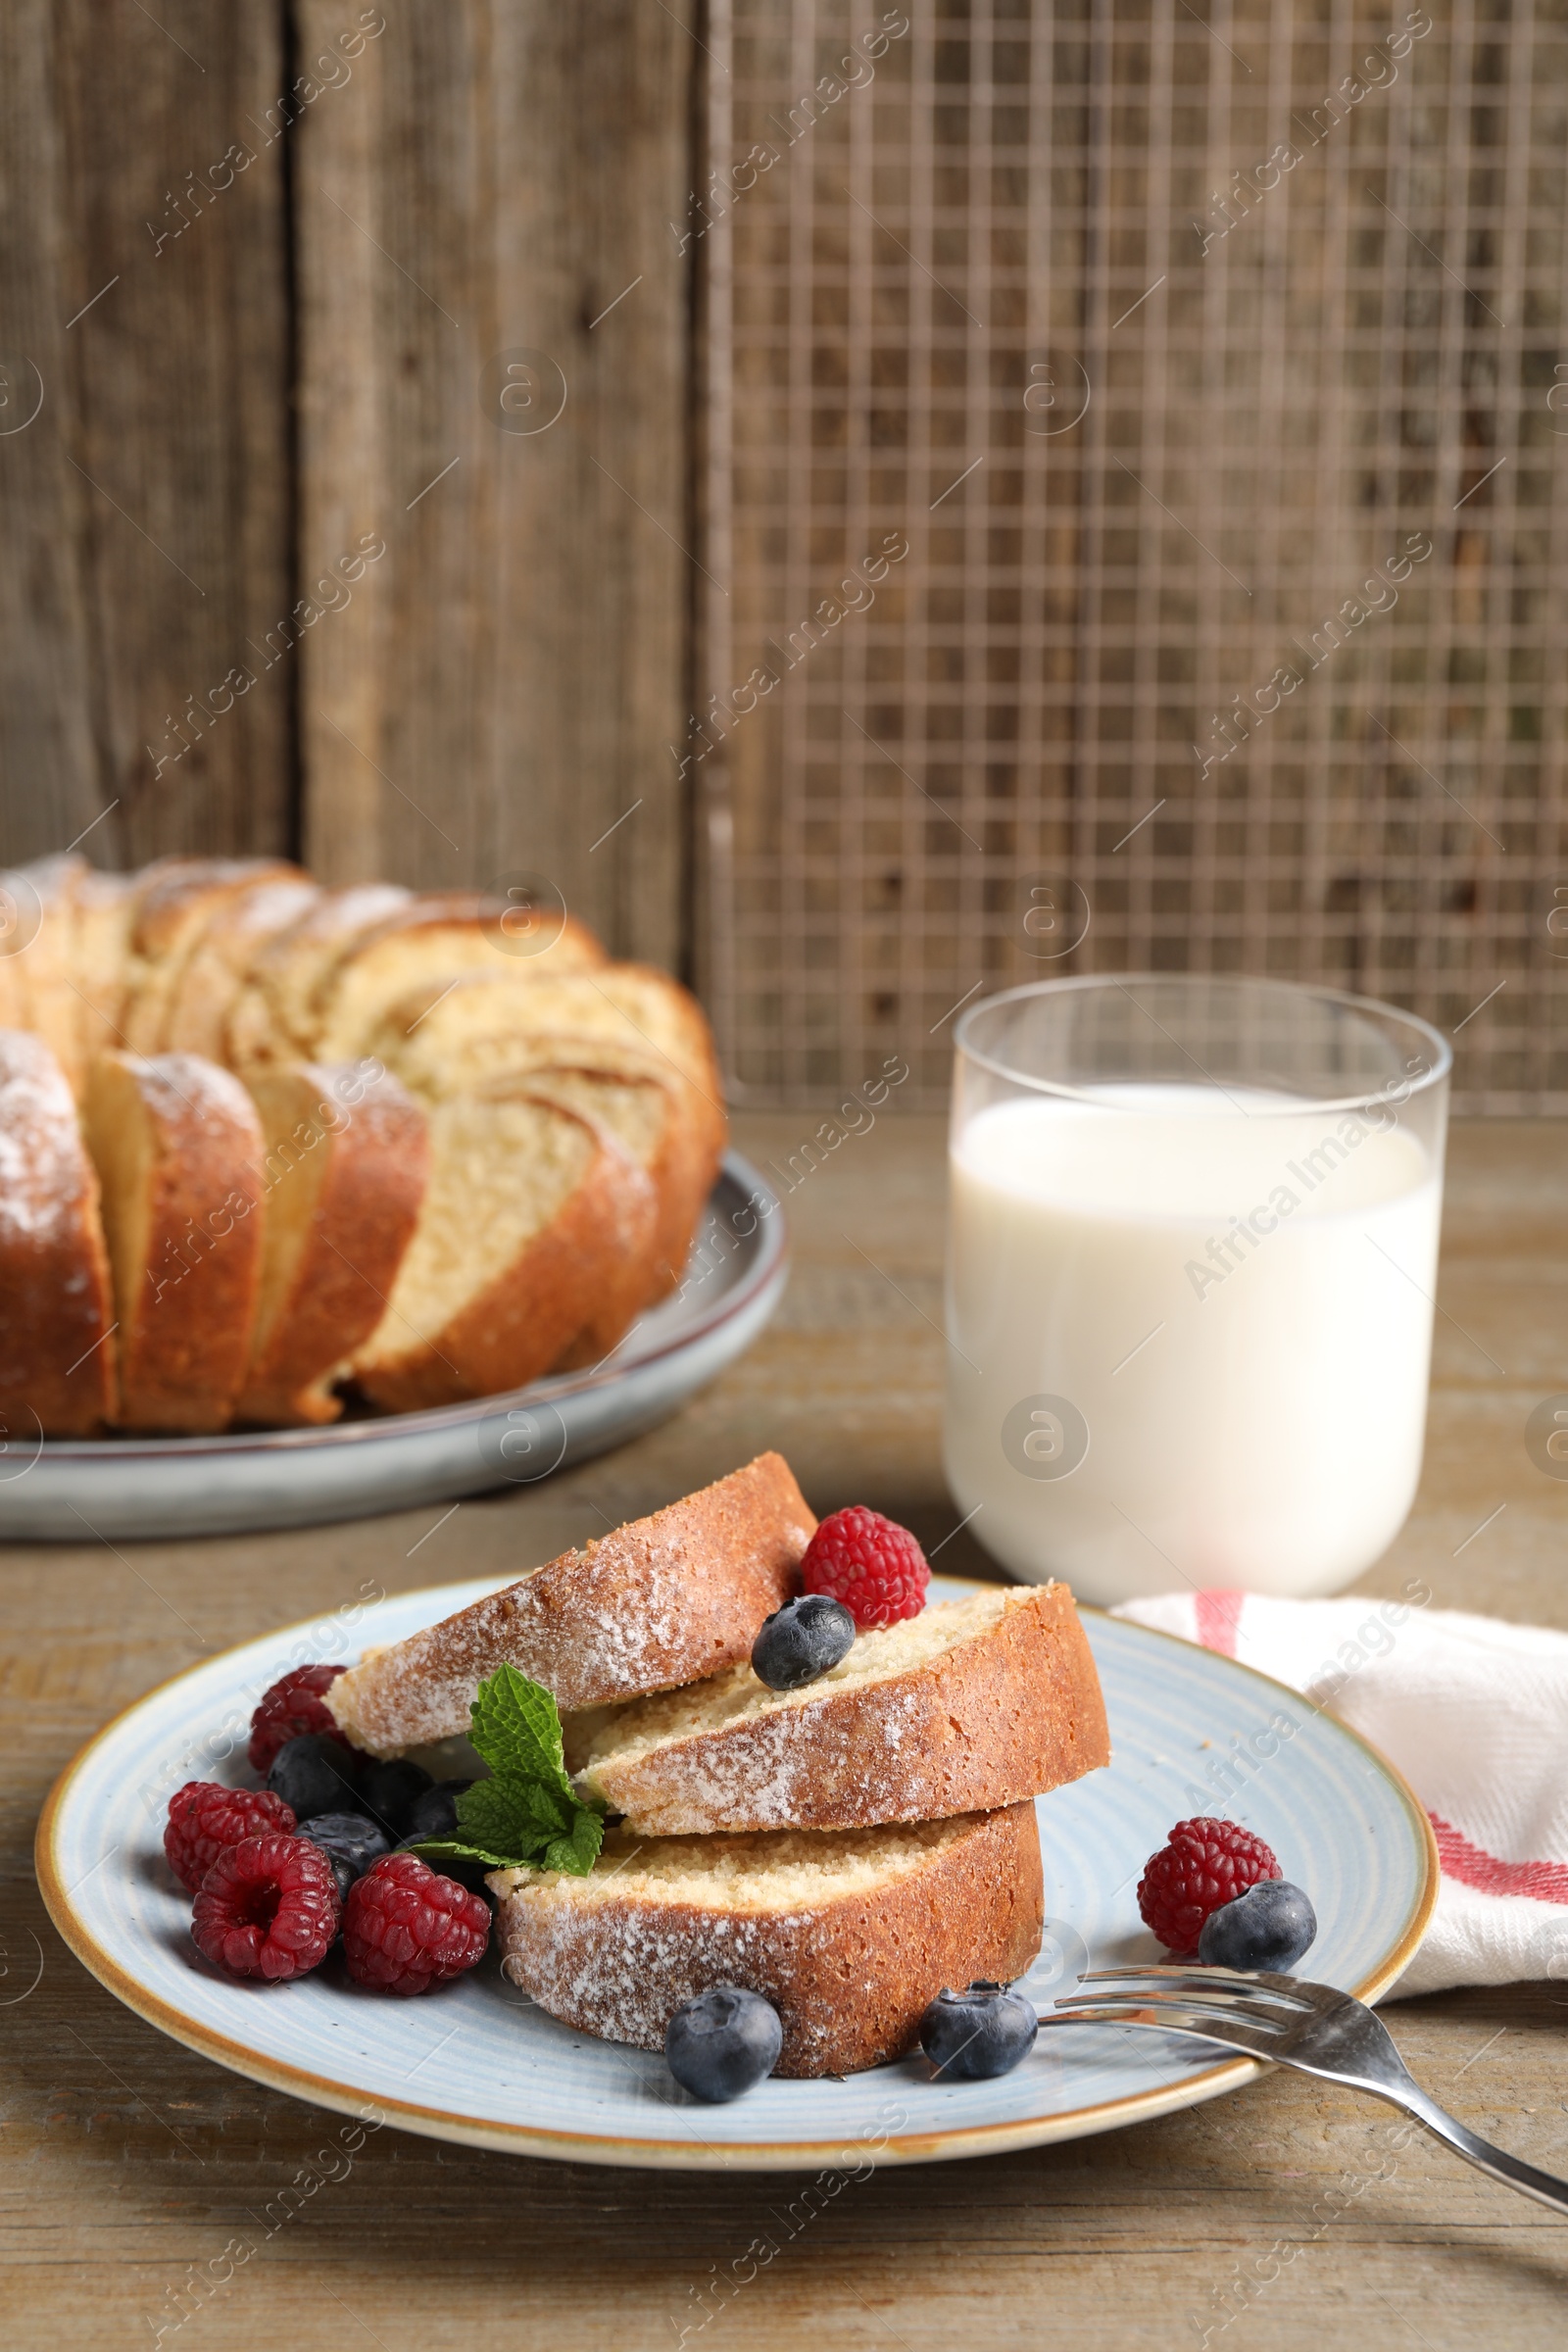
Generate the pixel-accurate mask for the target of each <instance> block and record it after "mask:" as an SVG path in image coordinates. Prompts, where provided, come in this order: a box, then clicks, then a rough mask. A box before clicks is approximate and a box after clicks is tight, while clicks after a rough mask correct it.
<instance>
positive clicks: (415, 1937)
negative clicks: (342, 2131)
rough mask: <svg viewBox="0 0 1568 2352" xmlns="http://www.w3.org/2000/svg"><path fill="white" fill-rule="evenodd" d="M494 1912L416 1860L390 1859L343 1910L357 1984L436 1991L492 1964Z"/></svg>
mask: <svg viewBox="0 0 1568 2352" xmlns="http://www.w3.org/2000/svg"><path fill="white" fill-rule="evenodd" d="M489 1940H490V1906H489V1904H488V1903H487V1902H486V1901H485V1899H484V1897H483V1895H480V1894H470V1893H469V1892H468V1890H467V1888H466V1887H460V1886H459V1885H458V1882H457V1880H456V1879H444V1878H442V1877H441V1876H440V1875H439V1873H437V1872H436V1871H433V1870H432V1869H431V1868H430V1865H429V1864H428V1862H421V1861H420V1860H419V1859H418V1857H417V1855H415V1854H383V1855H382V1856H381V1859H380V1860H379V1862H372V1863H371V1864H370V1867H369V1869H368V1871H367V1872H366V1874H365V1876H364V1878H362V1879H356V1880H355V1882H354V1884H353V1886H352V1887H350V1888H349V1899H348V1901H347V1902H346V1903H345V1904H344V1906H343V1957H344V1959H345V1960H346V1961H347V1962H348V1970H349V1975H350V1976H351V1977H352V1978H353V1979H354V1982H355V1984H356V1985H371V1986H372V1987H373V1988H374V1989H375V1990H376V1991H377V1992H428V1991H429V1989H430V1987H431V1985H445V1984H447V1983H448V1982H449V1981H450V1980H451V1979H452V1978H453V1977H461V1976H462V1975H463V1974H464V1972H465V1970H466V1969H470V1968H472V1967H473V1966H474V1964H475V1962H476V1961H478V1960H481V1959H482V1958H483V1957H484V1948H485V1945H486V1944H487V1943H488V1942H489Z"/></svg>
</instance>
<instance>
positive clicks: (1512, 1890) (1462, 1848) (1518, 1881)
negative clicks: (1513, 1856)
mask: <svg viewBox="0 0 1568 2352" xmlns="http://www.w3.org/2000/svg"><path fill="white" fill-rule="evenodd" d="M1429 1818H1430V1820H1431V1823H1432V1827H1433V1830H1434V1831H1435V1833H1436V1835H1437V1840H1438V1859H1439V1861H1440V1862H1441V1863H1442V1864H1443V1872H1444V1876H1445V1878H1449V1879H1457V1880H1458V1882H1459V1884H1460V1886H1461V1887H1475V1888H1476V1890H1477V1891H1478V1893H1481V1894H1533V1895H1534V1896H1535V1897H1536V1900H1537V1901H1538V1902H1542V1903H1568V1863H1564V1862H1499V1861H1498V1860H1497V1857H1496V1855H1495V1854H1489V1853H1488V1852H1487V1850H1486V1848H1485V1847H1484V1846H1480V1845H1472V1844H1471V1842H1470V1839H1469V1838H1467V1837H1466V1836H1465V1835H1464V1832H1463V1831H1462V1830H1456V1829H1455V1828H1454V1827H1453V1825H1452V1823H1451V1822H1446V1821H1444V1820H1443V1819H1442V1818H1441V1816H1440V1815H1438V1814H1436V1813H1434V1814H1432V1815H1431V1816H1430V1817H1429Z"/></svg>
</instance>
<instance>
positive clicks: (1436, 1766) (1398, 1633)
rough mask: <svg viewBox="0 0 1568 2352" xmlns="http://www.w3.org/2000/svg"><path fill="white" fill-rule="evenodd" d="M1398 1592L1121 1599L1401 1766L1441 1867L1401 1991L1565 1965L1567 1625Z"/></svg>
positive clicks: (1499, 1979) (1414, 1586)
mask: <svg viewBox="0 0 1568 2352" xmlns="http://www.w3.org/2000/svg"><path fill="white" fill-rule="evenodd" d="M1404 1593H1405V1597H1404V1598H1403V1599H1401V1600H1273V1599H1269V1598H1268V1597H1266V1596H1265V1595H1263V1594H1261V1593H1218V1592H1216V1593H1162V1594H1160V1595H1159V1596H1158V1597H1157V1598H1155V1599H1151V1600H1130V1601H1127V1602H1125V1603H1124V1604H1123V1605H1122V1606H1121V1607H1120V1608H1118V1609H1116V1610H1114V1611H1113V1612H1112V1614H1113V1615H1115V1616H1118V1617H1131V1618H1133V1619H1135V1620H1136V1621H1137V1622H1138V1623H1139V1624H1140V1625H1152V1626H1157V1627H1158V1629H1159V1630H1160V1632H1161V1633H1167V1634H1179V1635H1180V1636H1181V1637H1182V1638H1183V1639H1184V1640H1185V1641H1188V1642H1201V1643H1202V1645H1203V1647H1204V1648H1205V1649H1215V1650H1219V1651H1220V1652H1222V1653H1223V1655H1224V1656H1226V1657H1228V1658H1238V1659H1240V1660H1241V1662H1242V1664H1243V1665H1244V1666H1255V1667H1257V1668H1259V1669H1260V1671H1261V1672H1262V1673H1264V1674H1271V1675H1273V1676H1275V1677H1276V1679H1277V1680H1278V1681H1280V1682H1282V1683H1289V1684H1290V1686H1291V1688H1292V1690H1294V1691H1300V1692H1301V1693H1302V1695H1303V1697H1305V1698H1306V1699H1307V1701H1308V1702H1309V1704H1311V1705H1312V1706H1314V1707H1322V1708H1324V1709H1325V1710H1326V1711H1327V1712H1329V1713H1331V1714H1333V1715H1336V1716H1338V1717H1339V1719H1340V1721H1341V1722H1342V1723H1347V1724H1348V1725H1350V1727H1351V1728H1352V1730H1354V1731H1357V1732H1360V1733H1361V1734H1362V1736H1363V1737H1364V1738H1365V1739H1367V1740H1371V1742H1372V1744H1373V1745H1374V1747H1377V1748H1380V1749H1381V1750H1382V1752H1383V1754H1384V1755H1386V1756H1387V1757H1388V1758H1389V1760H1390V1762H1391V1763H1393V1764H1395V1765H1397V1767H1398V1769H1399V1771H1400V1772H1402V1773H1403V1775H1404V1777H1405V1779H1406V1780H1407V1781H1408V1782H1409V1784H1410V1786H1411V1788H1412V1789H1414V1790H1415V1792H1416V1794H1417V1795H1418V1796H1419V1798H1420V1799H1421V1802H1422V1804H1423V1805H1425V1807H1426V1808H1427V1812H1428V1814H1429V1815H1430V1817H1431V1821H1432V1827H1433V1830H1434V1832H1435V1833H1436V1836H1437V1841H1438V1853H1439V1856H1440V1857H1441V1860H1442V1863H1443V1883H1442V1887H1441V1888H1440V1891H1439V1894H1438V1903H1437V1909H1436V1911H1435V1912H1434V1913H1433V1916H1432V1924H1431V1926H1430V1927H1429V1928H1428V1930H1427V1933H1426V1936H1425V1938H1424V1940H1423V1942H1422V1945H1421V1949H1420V1950H1419V1952H1418V1953H1417V1954H1416V1957H1415V1959H1414V1960H1413V1961H1412V1962H1411V1964H1410V1967H1409V1968H1408V1970H1407V1971H1406V1972H1405V1974H1404V1975H1403V1976H1402V1977H1401V1978H1400V1979H1399V1983H1398V1985H1397V1988H1396V1990H1395V1992H1394V1995H1393V1997H1394V1998H1396V1999H1397V1998H1398V1997H1399V1995H1401V1994H1404V1993H1417V1992H1437V1991H1439V1990H1441V1989H1442V1988H1443V1987H1444V1986H1445V1985H1508V1984H1513V1983H1516V1982H1519V1981H1521V1980H1526V1979H1529V1980H1535V1979H1539V1978H1543V1977H1559V1978H1560V1977H1568V1634H1558V1633H1550V1632H1548V1631H1546V1629H1545V1628H1544V1627H1542V1626H1536V1625H1504V1624H1502V1623H1501V1622H1500V1621H1499V1620H1498V1619H1496V1618H1494V1617H1471V1616H1467V1615H1464V1614H1463V1613H1461V1612H1460V1611H1459V1610H1456V1609H1435V1608H1433V1607H1432V1606H1431V1605H1430V1594H1429V1593H1428V1590H1427V1587H1426V1586H1425V1585H1424V1584H1422V1583H1421V1582H1420V1580H1419V1579H1412V1580H1411V1581H1410V1583H1408V1584H1407V1585H1406V1586H1405V1588H1404ZM1213 1810H1214V1812H1215V1813H1216V1814H1223V1813H1226V1812H1227V1811H1229V1810H1230V1807H1229V1806H1227V1804H1225V1803H1224V1802H1221V1801H1218V1799H1217V1800H1216V1802H1215V1804H1214V1807H1213ZM1307 1891H1308V1892H1310V1891H1311V1889H1310V1888H1308V1890H1307Z"/></svg>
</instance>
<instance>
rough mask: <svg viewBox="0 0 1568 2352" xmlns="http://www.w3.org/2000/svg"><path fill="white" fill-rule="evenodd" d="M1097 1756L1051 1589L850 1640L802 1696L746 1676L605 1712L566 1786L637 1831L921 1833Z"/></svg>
mask: <svg viewBox="0 0 1568 2352" xmlns="http://www.w3.org/2000/svg"><path fill="white" fill-rule="evenodd" d="M1109 1761H1110V1737H1109V1734H1108V1732H1107V1730H1106V1727H1105V1706H1104V1701H1103V1698H1102V1696H1101V1691H1100V1680H1099V1677H1098V1675H1097V1674H1096V1672H1095V1662H1094V1659H1093V1657H1092V1656H1091V1654H1090V1649H1089V1643H1088V1642H1087V1640H1086V1639H1085V1636H1084V1630H1083V1627H1082V1626H1081V1625H1080V1624H1079V1622H1078V1613H1077V1610H1076V1609H1075V1608H1074V1606H1073V1599H1072V1594H1071V1593H1069V1592H1068V1590H1067V1588H1066V1586H1065V1585H1030V1586H1024V1587H1022V1588H1018V1587H995V1588H992V1589H990V1590H984V1591H981V1592H978V1593H972V1594H970V1596H969V1597H968V1598H967V1599H965V1600H953V1601H947V1602H945V1603H939V1604H937V1605H935V1606H933V1607H931V1608H928V1609H925V1610H924V1611H922V1613H921V1614H920V1615H919V1616H918V1617H911V1618H909V1619H908V1620H907V1622H905V1623H904V1624H901V1625H893V1626H889V1627H888V1628H887V1629H886V1631H885V1632H880V1633H868V1634H862V1635H861V1636H860V1638H859V1640H858V1642H856V1643H855V1644H854V1646H853V1648H852V1649H851V1650H850V1651H849V1652H848V1654H847V1655H846V1656H845V1657H844V1658H842V1659H841V1660H840V1661H839V1663H838V1665H837V1666H835V1667H833V1668H832V1669H831V1671H830V1672H829V1673H827V1674H824V1675H822V1676H821V1677H820V1678H819V1679H818V1680H817V1681H816V1682H814V1683H809V1684H808V1685H807V1686H806V1687H805V1689H804V1690H800V1691H770V1690H769V1689H768V1688H767V1686H766V1684H765V1683H761V1682H759V1681H758V1678H757V1676H756V1675H755V1674H754V1673H753V1672H752V1669H751V1667H750V1666H749V1665H744V1666H732V1667H731V1668H730V1669H729V1671H728V1672H727V1673H725V1674H720V1675H715V1676H713V1677H712V1678H711V1680H710V1681H708V1682H706V1683H698V1684H695V1685H693V1686H692V1688H690V1689H689V1690H685V1691H665V1692H663V1693H662V1694H661V1695H660V1696H659V1697H657V1698H644V1699H638V1700H636V1701H634V1702H633V1703H632V1704H631V1705H630V1706H626V1707H617V1708H615V1709H614V1710H613V1712H612V1713H611V1715H610V1717H609V1719H608V1721H606V1722H604V1723H603V1724H601V1726H600V1727H599V1729H598V1731H597V1733H596V1734H595V1735H594V1736H593V1738H592V1739H591V1740H590V1741H589V1743H588V1746H587V1753H586V1757H585V1759H584V1762H583V1765H582V1768H581V1770H580V1771H579V1773H578V1776H577V1778H578V1786H579V1787H580V1788H581V1789H583V1790H584V1792H585V1793H586V1794H587V1795H589V1796H592V1797H597V1798H598V1799H599V1800H600V1801H601V1802H602V1803H603V1804H604V1805H606V1806H607V1807H608V1808H609V1810H610V1811H611V1812H612V1813H622V1814H624V1815H625V1817H626V1826H627V1828H628V1829H630V1830H632V1831H635V1832H636V1833H638V1834H639V1835H640V1836H649V1837H690V1836H693V1835H701V1834H702V1833H704V1832H709V1831H719V1830H772V1829H785V1828H794V1829H803V1830H841V1829H858V1828H862V1827H869V1826H871V1825H874V1824H877V1823H881V1822H893V1821H935V1820H938V1819H940V1818H941V1817H942V1816H944V1815H946V1814H950V1813H971V1812H978V1811H981V1810H989V1809H991V1808H992V1807H994V1806H997V1805H1009V1804H1013V1803H1015V1802H1016V1801H1017V1800H1018V1799H1019V1798H1020V1797H1024V1796H1036V1795H1040V1794H1043V1793H1044V1792H1045V1791H1046V1790H1047V1789H1059V1788H1060V1787H1062V1786H1063V1785H1064V1783H1066V1782H1068V1781H1075V1780H1077V1779H1079V1778H1080V1777H1081V1775H1082V1774H1084V1773H1086V1772H1093V1771H1094V1770H1095V1769H1096V1767H1097V1766H1099V1765H1102V1764H1107V1763H1109Z"/></svg>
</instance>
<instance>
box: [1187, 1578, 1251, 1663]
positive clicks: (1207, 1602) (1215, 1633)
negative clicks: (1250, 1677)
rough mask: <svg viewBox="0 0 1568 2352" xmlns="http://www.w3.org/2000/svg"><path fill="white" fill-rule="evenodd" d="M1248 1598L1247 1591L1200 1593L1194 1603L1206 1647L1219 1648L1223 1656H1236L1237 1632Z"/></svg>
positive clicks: (1203, 1643) (1199, 1634)
mask: <svg viewBox="0 0 1568 2352" xmlns="http://www.w3.org/2000/svg"><path fill="white" fill-rule="evenodd" d="M1246 1598H1247V1594H1246V1593H1199V1594H1198V1596H1197V1600H1196V1602H1195V1604H1194V1605H1195V1607H1196V1609H1197V1611H1198V1639H1199V1641H1200V1642H1201V1643H1202V1645H1203V1647H1204V1648H1205V1649H1217V1650H1218V1651H1219V1652H1220V1655H1221V1656H1222V1657H1227V1658H1234V1657H1235V1655H1236V1633H1237V1628H1238V1627H1239V1626H1240V1624H1241V1622H1242V1603H1243V1601H1244V1600H1245V1599H1246Z"/></svg>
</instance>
